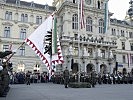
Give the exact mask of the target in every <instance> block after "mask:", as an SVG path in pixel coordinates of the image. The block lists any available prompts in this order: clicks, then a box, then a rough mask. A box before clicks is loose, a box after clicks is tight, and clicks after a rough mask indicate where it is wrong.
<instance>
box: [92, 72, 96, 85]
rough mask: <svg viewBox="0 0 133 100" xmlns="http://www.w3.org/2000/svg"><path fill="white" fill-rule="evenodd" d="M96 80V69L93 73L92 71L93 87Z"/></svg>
mask: <svg viewBox="0 0 133 100" xmlns="http://www.w3.org/2000/svg"><path fill="white" fill-rule="evenodd" d="M95 80H96V73H95V72H94V71H92V73H91V84H92V87H95Z"/></svg>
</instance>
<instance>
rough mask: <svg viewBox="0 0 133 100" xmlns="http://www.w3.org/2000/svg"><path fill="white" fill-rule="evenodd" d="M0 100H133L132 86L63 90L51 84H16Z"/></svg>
mask: <svg viewBox="0 0 133 100" xmlns="http://www.w3.org/2000/svg"><path fill="white" fill-rule="evenodd" d="M10 87H11V89H10V91H9V93H8V95H7V97H6V98H1V97H0V100H133V84H116V85H96V87H95V88H64V86H63V85H60V84H53V83H39V84H31V85H26V84H16V85H10Z"/></svg>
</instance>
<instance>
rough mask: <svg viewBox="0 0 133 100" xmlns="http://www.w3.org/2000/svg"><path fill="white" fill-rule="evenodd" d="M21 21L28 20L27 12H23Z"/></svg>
mask: <svg viewBox="0 0 133 100" xmlns="http://www.w3.org/2000/svg"><path fill="white" fill-rule="evenodd" d="M21 22H28V15H27V14H21Z"/></svg>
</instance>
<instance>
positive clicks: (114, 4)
mask: <svg viewBox="0 0 133 100" xmlns="http://www.w3.org/2000/svg"><path fill="white" fill-rule="evenodd" d="M23 1H28V2H31V1H34V2H35V3H40V4H46V3H47V4H48V5H52V1H53V0H23ZM129 1H130V0H109V11H110V12H112V13H114V15H113V16H112V18H116V19H120V20H123V19H124V18H125V16H126V12H127V10H128V9H129Z"/></svg>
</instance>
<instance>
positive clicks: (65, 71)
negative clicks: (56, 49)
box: [63, 67, 69, 88]
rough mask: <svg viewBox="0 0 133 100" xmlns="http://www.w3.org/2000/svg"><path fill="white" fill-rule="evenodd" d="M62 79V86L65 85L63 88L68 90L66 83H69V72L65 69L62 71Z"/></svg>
mask: <svg viewBox="0 0 133 100" xmlns="http://www.w3.org/2000/svg"><path fill="white" fill-rule="evenodd" d="M63 77H64V85H65V88H68V83H69V70H68V69H67V67H66V69H65V70H64V72H63Z"/></svg>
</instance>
